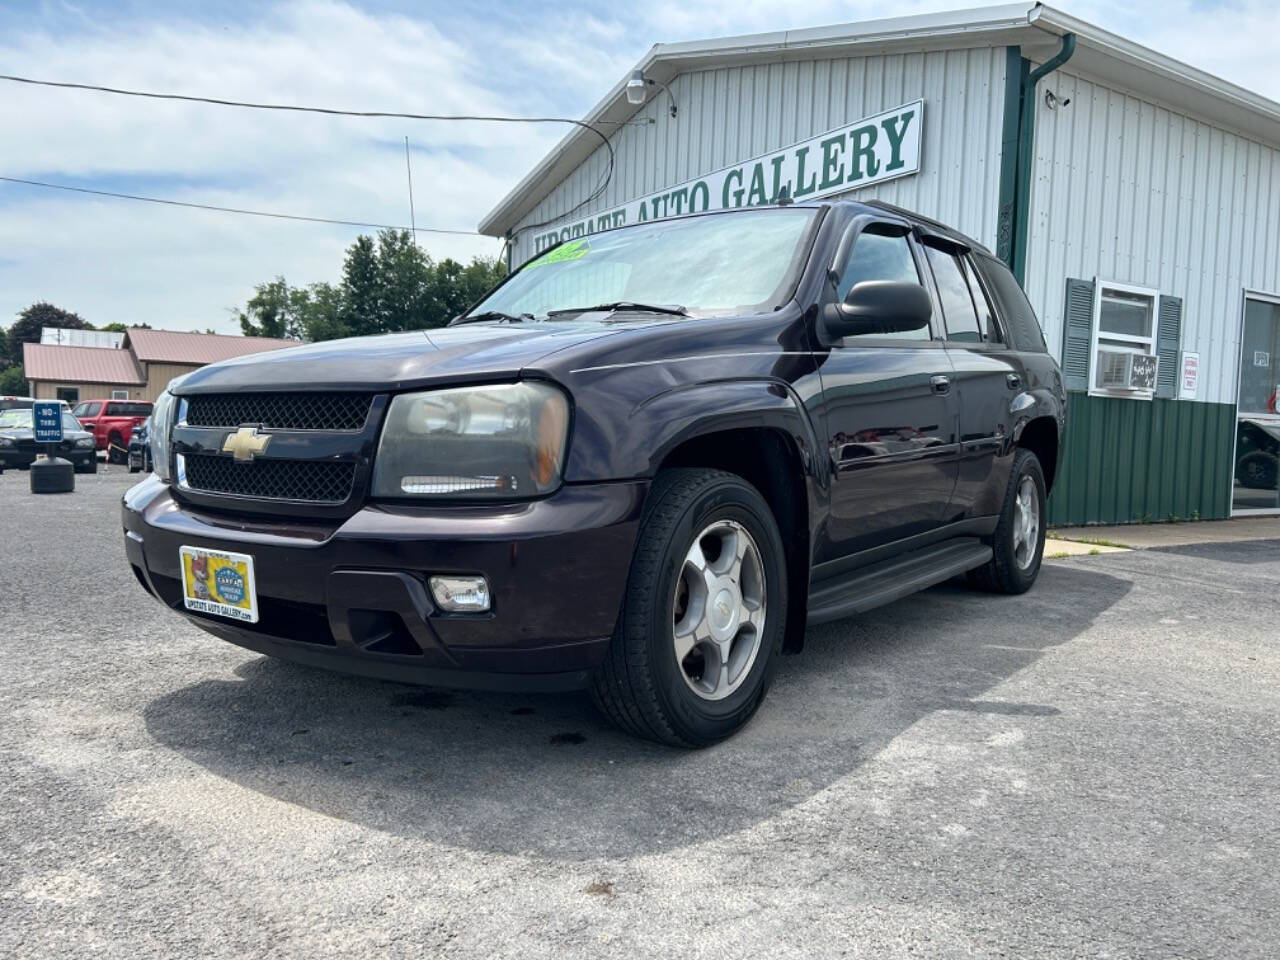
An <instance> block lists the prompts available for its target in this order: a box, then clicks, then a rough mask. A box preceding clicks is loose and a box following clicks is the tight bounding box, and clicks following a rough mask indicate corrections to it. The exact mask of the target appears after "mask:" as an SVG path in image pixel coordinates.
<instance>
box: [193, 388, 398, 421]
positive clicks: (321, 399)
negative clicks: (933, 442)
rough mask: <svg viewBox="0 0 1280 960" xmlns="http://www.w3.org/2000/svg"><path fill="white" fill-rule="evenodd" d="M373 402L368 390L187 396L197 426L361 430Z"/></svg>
mask: <svg viewBox="0 0 1280 960" xmlns="http://www.w3.org/2000/svg"><path fill="white" fill-rule="evenodd" d="M372 403H373V396H372V394H368V393H210V394H196V395H195V396H193V397H188V398H187V416H186V422H187V423H188V424H190V425H191V426H193V427H239V426H243V425H245V424H258V425H260V426H262V427H266V428H272V429H276V430H359V429H360V428H362V427H363V426H364V422H365V419H366V418H367V417H368V415H369V407H370V406H371V405H372Z"/></svg>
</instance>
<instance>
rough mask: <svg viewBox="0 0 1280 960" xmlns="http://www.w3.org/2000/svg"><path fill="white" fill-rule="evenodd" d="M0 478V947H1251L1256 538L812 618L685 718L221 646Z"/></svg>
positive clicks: (79, 516) (946, 952)
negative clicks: (705, 727)
mask: <svg viewBox="0 0 1280 960" xmlns="http://www.w3.org/2000/svg"><path fill="white" fill-rule="evenodd" d="M76 481H77V492H76V493H75V494H73V495H69V496H46V497H33V496H31V495H30V494H29V493H28V492H27V475H26V474H25V473H19V472H17V471H9V472H6V473H5V474H4V475H3V476H0V543H2V544H3V548H2V550H0V555H2V556H3V558H4V559H3V562H0V625H2V629H0V644H2V645H3V654H2V655H3V669H2V672H0V676H2V678H3V679H0V698H2V700H0V717H2V718H3V723H0V758H2V760H0V771H2V773H3V776H2V777H0V825H2V829H0V916H2V917H3V922H0V956H6V957H40V958H48V957H80V956H95V957H96V956H104V957H129V958H144V957H164V958H171V957H201V958H213V957H258V956H269V957H307V958H317V957H328V956H341V957H374V956H377V957H401V956H404V957H410V956H411V957H416V958H421V957H433V956H455V957H506V956H519V957H620V958H634V957H638V956H660V957H715V958H724V957H746V956H768V957H806V958H808V957H828V956H830V957H868V958H872V957H874V958H896V957H908V956H910V957H927V958H947V957H1013V958H1019V960H1024V958H1030V957H1053V958H1063V957H1144V958H1146V957H1231V958H1242V957H1274V956H1275V951H1276V942H1277V939H1278V938H1280V919H1278V918H1277V910H1276V906H1277V904H1280V820H1278V818H1277V811H1280V595H1278V594H1277V591H1276V584H1277V583H1278V582H1280V541H1261V542H1253V543H1245V544H1214V545H1209V546H1202V547H1196V548H1178V549H1174V550H1146V551H1140V552H1126V553H1115V554H1108V555H1104V556H1092V557H1091V556H1084V557H1077V558H1071V559H1063V560H1054V561H1050V562H1048V563H1047V564H1046V567H1045V570H1044V572H1043V574H1042V577H1041V579H1040V582H1039V584H1038V585H1037V587H1036V588H1035V589H1034V590H1033V591H1032V592H1031V593H1030V594H1028V595H1027V596H1025V597H1021V598H998V597H991V596H986V595H982V594H977V593H972V592H969V591H967V590H965V589H962V588H960V587H956V586H950V585H948V586H944V587H940V588H936V589H934V590H931V591H929V592H927V593H925V594H922V595H920V596H917V597H914V598H911V599H907V600H904V601H901V602H899V603H897V604H894V605H893V606H891V607H888V608H885V609H882V610H880V611H877V612H876V613H873V614H871V615H867V616H864V617H862V618H861V619H859V620H856V621H848V622H843V623H837V624H831V625H828V626H826V627H823V628H820V629H815V630H812V631H811V632H810V634H809V637H808V640H807V643H808V648H807V649H806V651H805V652H804V654H803V655H802V656H799V657H790V658H787V659H786V660H785V661H784V662H783V665H782V667H781V669H780V671H779V674H778V678H777V681H776V683H775V685H774V687H773V690H772V692H771V693H770V696H769V699H768V701H767V702H766V704H765V707H764V709H763V710H762V712H761V713H760V715H759V716H758V717H757V718H756V719H755V721H753V723H752V724H751V725H750V726H749V727H748V728H747V729H746V730H745V731H744V732H743V733H742V734H741V735H739V736H738V737H736V738H735V739H733V740H732V741H730V742H728V743H725V744H722V745H720V746H718V747H716V748H713V749H710V750H705V751H701V752H679V751H674V750H669V749H665V748H660V747H657V746H654V745H651V744H647V743H643V742H638V741H635V740H632V739H630V738H628V737H626V736H624V735H622V734H620V733H617V732H615V731H614V730H612V729H611V728H610V727H608V726H606V725H605V724H604V722H603V721H602V720H600V719H599V718H598V717H597V716H596V715H595V714H594V712H593V711H592V708H591V706H590V704H589V703H588V702H587V701H586V700H585V699H581V698H573V697H570V698H565V697H561V698H543V697H520V696H504V695H483V694H463V693H459V694H450V693H445V692H439V691H433V690H423V689H416V688H411V687H403V686H398V685H393V684H388V683H381V682H376V681H371V680H362V679H354V678H349V677H343V676H336V675H330V674H325V673H320V672H316V671H312V670H309V669H305V668H302V667H297V666H291V665H288V664H284V663H279V662H275V661H270V660H266V659H263V658H260V657H258V656H256V655H254V654H250V653H248V652H247V651H243V650H240V649H239V648H236V647H233V646H230V645H227V644H224V643H222V642H220V641H217V640H215V639H213V638H212V637H209V636H207V635H206V634H203V633H201V632H199V631H197V630H196V629H194V628H193V627H190V626H188V625H187V624H186V622H185V621H184V620H182V619H181V618H180V617H178V616H177V615H175V614H172V613H168V612H166V611H164V610H162V609H161V608H160V607H159V606H158V605H157V604H155V603H154V602H152V601H150V600H149V599H148V598H147V597H146V596H145V595H144V594H143V593H142V591H141V590H140V589H139V588H138V587H137V585H136V583H135V582H134V580H133V577H132V575H131V574H130V572H129V570H128V568H127V566H126V565H125V563H124V559H123V551H122V546H121V542H120V526H119V520H118V500H119V497H120V495H121V493H122V492H123V491H124V490H125V489H126V487H127V486H128V484H129V482H130V480H129V477H128V475H127V474H125V473H124V472H123V471H122V468H118V467H116V468H111V470H110V471H109V472H107V473H103V474H99V475H98V476H81V477H77V478H76Z"/></svg>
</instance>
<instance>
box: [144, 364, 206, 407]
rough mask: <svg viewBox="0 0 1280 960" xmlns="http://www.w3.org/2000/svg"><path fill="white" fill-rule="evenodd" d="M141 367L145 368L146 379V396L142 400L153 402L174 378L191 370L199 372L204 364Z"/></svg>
mask: <svg viewBox="0 0 1280 960" xmlns="http://www.w3.org/2000/svg"><path fill="white" fill-rule="evenodd" d="M142 366H144V367H145V368H146V369H145V371H144V376H145V377H146V378H147V385H146V388H145V389H146V395H145V396H144V397H143V399H145V400H154V399H156V397H158V396H160V394H162V393H164V388H165V387H167V386H168V385H169V381H170V380H172V379H173V378H174V377H180V376H182V375H183V374H185V373H190V372H191V371H192V370H199V369H200V367H202V366H204V364H181V363H146V364H143V365H142Z"/></svg>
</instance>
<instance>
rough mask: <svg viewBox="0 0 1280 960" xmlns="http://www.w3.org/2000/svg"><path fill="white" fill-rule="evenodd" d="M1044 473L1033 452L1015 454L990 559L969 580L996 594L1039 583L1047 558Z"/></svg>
mask: <svg viewBox="0 0 1280 960" xmlns="http://www.w3.org/2000/svg"><path fill="white" fill-rule="evenodd" d="M1045 496H1046V494H1045V485H1044V470H1043V469H1041V467H1040V461H1039V459H1038V458H1037V457H1036V455H1035V454H1034V453H1032V452H1031V451H1030V450H1026V449H1023V448H1021V447H1019V448H1018V449H1017V450H1015V451H1014V455H1013V466H1012V468H1011V469H1010V471H1009V486H1008V487H1007V488H1006V489H1005V497H1004V507H1003V509H1002V510H1001V511H1000V522H999V524H997V526H996V532H995V535H994V536H993V537H992V540H991V548H992V557H991V560H990V561H989V562H988V563H987V564H986V565H985V566H982V567H979V568H978V569H977V570H974V571H972V572H971V573H970V574H969V578H970V580H971V581H972V582H973V583H975V584H976V585H977V586H979V587H982V588H983V589H985V590H991V591H994V592H996V593H1026V592H1027V591H1028V590H1030V589H1031V585H1032V584H1033V583H1035V582H1036V576H1037V575H1038V574H1039V573H1040V563H1041V561H1042V560H1043V559H1044V534H1045V522H1044V518H1045Z"/></svg>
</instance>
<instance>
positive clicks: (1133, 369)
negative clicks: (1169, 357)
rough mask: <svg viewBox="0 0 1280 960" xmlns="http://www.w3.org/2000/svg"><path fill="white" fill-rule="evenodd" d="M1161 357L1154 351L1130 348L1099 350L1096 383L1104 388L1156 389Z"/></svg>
mask: <svg viewBox="0 0 1280 960" xmlns="http://www.w3.org/2000/svg"><path fill="white" fill-rule="evenodd" d="M1159 364H1160V358H1159V357H1158V356H1157V355H1156V354H1154V353H1133V352H1131V351H1129V350H1107V349H1105V348H1103V349H1100V350H1099V351H1098V355H1097V358H1096V366H1095V369H1096V370H1097V371H1098V374H1097V379H1096V381H1095V382H1096V384H1097V386H1098V387H1099V388H1100V389H1103V390H1154V389H1155V388H1156V370H1157V368H1158V367H1159Z"/></svg>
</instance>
